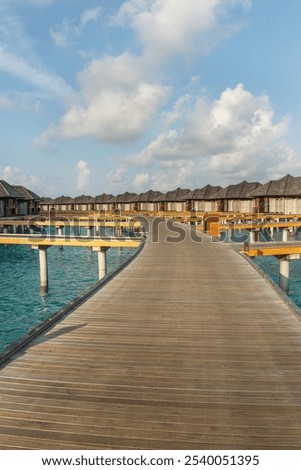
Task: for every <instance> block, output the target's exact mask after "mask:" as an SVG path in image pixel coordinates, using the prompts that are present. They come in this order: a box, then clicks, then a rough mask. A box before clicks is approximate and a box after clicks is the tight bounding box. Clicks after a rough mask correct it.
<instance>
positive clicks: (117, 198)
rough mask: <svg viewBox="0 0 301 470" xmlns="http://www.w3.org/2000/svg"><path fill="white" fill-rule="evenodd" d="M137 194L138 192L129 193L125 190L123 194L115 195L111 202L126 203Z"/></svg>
mask: <svg viewBox="0 0 301 470" xmlns="http://www.w3.org/2000/svg"><path fill="white" fill-rule="evenodd" d="M135 196H137V194H136V193H128V192H125V193H123V194H117V196H114V197H113V198H112V199H111V200H110V203H116V202H117V203H118V202H119V203H125V202H131V200H132V199H133V197H135Z"/></svg>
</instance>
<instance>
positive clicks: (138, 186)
mask: <svg viewBox="0 0 301 470" xmlns="http://www.w3.org/2000/svg"><path fill="white" fill-rule="evenodd" d="M149 180H150V176H149V174H148V173H138V174H137V175H136V176H135V178H134V181H133V187H134V189H135V191H142V190H143V189H145V187H146V184H148V182H149Z"/></svg>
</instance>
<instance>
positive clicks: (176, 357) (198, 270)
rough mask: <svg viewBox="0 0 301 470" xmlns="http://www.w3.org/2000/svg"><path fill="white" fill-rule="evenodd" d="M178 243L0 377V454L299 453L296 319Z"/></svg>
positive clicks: (251, 281) (189, 244)
mask: <svg viewBox="0 0 301 470" xmlns="http://www.w3.org/2000/svg"><path fill="white" fill-rule="evenodd" d="M181 230H185V231H186V234H187V236H186V238H185V241H182V242H181V243H170V242H169V243H167V242H165V241H164V238H165V235H166V234H168V229H167V226H166V224H165V223H162V225H160V234H159V242H158V243H156V242H154V238H153V241H149V242H148V243H147V244H146V246H145V248H144V249H143V251H142V253H141V254H140V255H139V256H138V257H137V258H136V259H135V260H134V261H133V262H132V263H131V264H130V265H129V266H128V267H127V268H126V269H125V270H124V271H123V272H122V273H121V274H119V275H118V276H117V277H115V278H114V279H113V280H112V281H111V282H110V283H108V284H107V285H105V286H104V287H103V288H102V289H101V290H100V291H99V292H97V293H96V294H95V295H94V296H93V297H91V298H90V299H89V300H88V301H87V302H85V303H84V304H83V305H81V306H80V307H78V308H77V309H76V310H75V311H74V312H73V313H71V314H70V315H69V316H68V317H66V318H65V319H63V320H62V321H61V322H60V323H58V324H57V325H56V326H55V327H53V328H52V329H51V330H49V331H48V332H46V333H44V334H41V335H40V336H39V337H38V338H36V339H35V340H34V341H33V342H32V343H31V344H30V345H29V346H28V347H27V348H26V349H25V350H23V351H21V352H20V353H19V354H17V355H16V356H15V357H14V358H13V360H11V361H10V362H9V363H8V364H6V365H5V366H3V367H2V369H1V371H0V448H1V449H301V406H300V404H301V321H300V319H299V318H298V316H297V315H296V314H295V313H294V312H293V311H292V310H291V309H290V307H289V305H288V304H287V303H286V302H285V301H284V300H283V298H282V297H281V296H280V294H278V292H276V291H275V290H274V289H273V288H272V287H271V286H270V284H269V283H268V282H267V281H266V280H265V279H264V278H262V277H261V276H260V274H259V273H258V272H257V271H256V270H255V269H254V268H253V267H252V266H251V265H250V264H249V263H248V262H247V261H246V260H245V259H244V258H243V257H242V256H241V255H240V254H238V253H237V252H235V251H234V250H233V249H231V248H230V247H229V246H227V245H225V244H223V243H221V242H220V243H211V241H210V239H209V237H204V243H197V242H193V241H191V239H190V237H189V232H190V228H188V227H185V228H181ZM169 235H170V236H172V237H173V238H174V239H175V238H176V237H177V236H179V235H178V234H176V233H173V234H172V233H171V232H169Z"/></svg>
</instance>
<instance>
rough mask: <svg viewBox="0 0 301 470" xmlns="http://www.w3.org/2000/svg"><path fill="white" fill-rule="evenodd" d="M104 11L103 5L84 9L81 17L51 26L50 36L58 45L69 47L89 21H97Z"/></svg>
mask: <svg viewBox="0 0 301 470" xmlns="http://www.w3.org/2000/svg"><path fill="white" fill-rule="evenodd" d="M101 12H102V7H96V8H89V9H87V10H84V11H83V12H82V14H81V16H80V19H78V20H75V19H72V20H67V19H64V20H63V21H62V23H60V24H56V25H55V26H54V27H52V28H50V31H49V33H50V37H51V39H52V40H53V42H54V44H55V45H56V46H57V47H63V48H67V47H69V46H71V45H72V44H73V41H74V39H75V38H76V37H78V36H80V35H81V34H82V33H83V32H84V30H85V28H86V27H87V25H88V24H89V23H96V22H97V21H98V20H99V18H100V16H101Z"/></svg>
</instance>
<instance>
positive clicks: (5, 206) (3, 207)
mask: <svg viewBox="0 0 301 470" xmlns="http://www.w3.org/2000/svg"><path fill="white" fill-rule="evenodd" d="M21 202H24V203H25V200H24V197H23V195H22V194H21V193H20V192H19V191H18V190H17V189H16V188H15V187H14V186H12V185H10V184H9V183H7V182H6V181H4V180H0V217H11V216H15V215H18V208H19V209H21V207H20V203H21ZM24 208H25V207H24ZM22 210H23V207H22Z"/></svg>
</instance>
